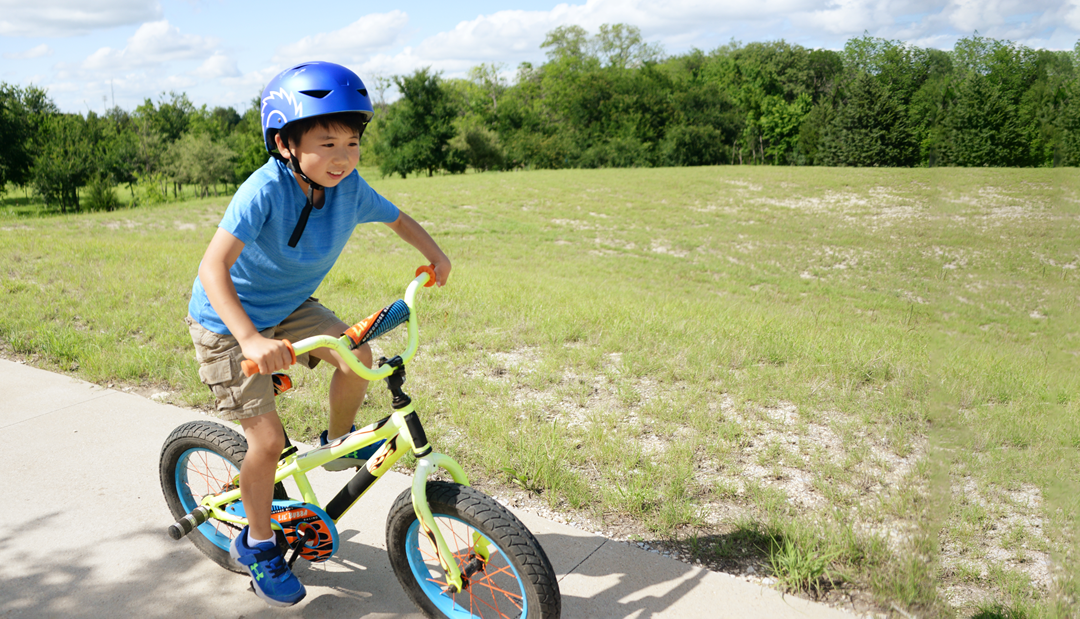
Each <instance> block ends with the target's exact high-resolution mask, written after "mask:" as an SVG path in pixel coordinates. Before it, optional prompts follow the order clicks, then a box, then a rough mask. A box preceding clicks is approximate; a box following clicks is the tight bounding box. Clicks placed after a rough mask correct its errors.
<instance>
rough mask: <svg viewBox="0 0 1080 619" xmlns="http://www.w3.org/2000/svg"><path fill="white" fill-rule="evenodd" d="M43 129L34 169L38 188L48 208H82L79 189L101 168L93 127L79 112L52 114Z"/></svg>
mask: <svg viewBox="0 0 1080 619" xmlns="http://www.w3.org/2000/svg"><path fill="white" fill-rule="evenodd" d="M39 131H40V133H39V135H38V139H37V143H36V144H35V149H36V153H35V156H34V161H33V164H32V165H31V169H30V176H31V179H32V181H31V182H32V184H33V186H34V190H35V192H37V194H38V195H39V196H41V197H42V198H43V199H44V200H45V207H46V208H50V207H53V206H56V207H59V208H60V212H61V213H67V212H68V210H72V211H78V210H79V191H78V190H79V188H80V187H82V186H84V185H86V183H87V181H88V180H89V179H90V178H91V177H92V176H93V175H94V173H95V172H96V171H97V170H95V167H94V165H95V163H96V158H97V156H98V152H97V148H96V146H97V145H98V142H97V140H96V139H95V138H96V136H94V135H93V134H92V127H91V126H90V125H88V123H87V122H86V121H85V120H84V119H83V117H81V116H79V115H77V114H49V115H47V116H45V117H44V118H43V119H42V122H41V125H40V127H39Z"/></svg>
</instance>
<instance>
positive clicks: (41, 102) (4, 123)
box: [0, 82, 57, 187]
mask: <svg viewBox="0 0 1080 619" xmlns="http://www.w3.org/2000/svg"><path fill="white" fill-rule="evenodd" d="M56 111H57V110H56V106H55V105H54V104H53V103H52V101H50V100H49V98H48V96H47V95H46V94H45V91H44V90H41V89H40V88H37V87H35V86H28V87H27V88H25V89H23V88H19V87H18V86H13V85H10V84H6V83H3V82H0V187H3V186H4V184H6V183H9V182H10V183H14V184H15V185H19V186H23V185H26V184H27V183H29V182H30V179H31V174H30V168H31V166H32V165H33V160H34V151H35V148H34V137H35V135H37V133H38V127H39V125H40V123H41V122H42V117H43V116H44V115H46V114H52V113H56Z"/></svg>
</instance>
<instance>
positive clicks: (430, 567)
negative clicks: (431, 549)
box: [405, 514, 529, 619]
mask: <svg viewBox="0 0 1080 619" xmlns="http://www.w3.org/2000/svg"><path fill="white" fill-rule="evenodd" d="M436 520H438V521H439V529H440V531H442V533H443V536H444V537H445V538H446V542H447V544H448V545H449V546H450V552H452V553H454V554H457V553H458V552H459V550H461V549H460V548H458V547H456V546H455V545H454V539H458V540H460V539H463V538H464V539H472V534H473V533H474V532H477V533H480V532H479V531H477V530H476V528H474V527H473V526H471V525H469V524H468V523H466V522H464V521H462V520H460V519H458V518H454V517H453V516H447V515H446V514H437V515H436ZM444 522H445V523H446V524H445V525H444V524H443V523H444ZM462 527H464V529H465V530H466V531H467V535H465V536H461V535H457V536H450V535H447V529H448V528H458V529H459V530H460V528H462ZM480 535H481V536H482V537H483V538H484V539H485V540H486V541H487V543H488V544H489V545H490V548H491V565H492V566H494V570H492V569H489V570H488V571H489V572H490V571H496V572H498V573H499V574H500V575H501V576H502V578H501V581H500V583H499V584H504V585H505V586H501V587H496V588H495V589H491V588H490V587H489V586H488V584H485V578H487V577H488V573H487V572H483V573H480V572H478V573H477V574H474V575H473V579H472V580H473V583H472V586H471V588H470V590H469V591H465V592H462V593H459V594H457V601H455V598H454V597H451V596H450V595H448V594H445V593H443V591H442V587H443V585H442V584H441V583H444V582H445V576H444V574H443V571H442V569H441V568H440V567H439V566H438V561H437V560H436V559H434V558H433V557H432V556H431V555H428V556H425V554H424V552H423V551H421V548H420V542H421V540H423V542H424V543H425V545H427V546H430V543H429V542H428V540H427V538H426V537H425V536H423V535H422V534H421V533H420V521H419V520H414V521H413V523H412V524H411V525H410V526H409V530H408V532H407V533H406V534H405V557H406V559H407V560H408V563H409V568H410V569H411V570H412V573H413V578H415V579H416V583H417V585H419V586H420V590H421V591H423V592H424V595H425V596H427V598H428V599H429V600H431V602H432V604H434V605H435V607H436V608H438V609H439V611H440V612H442V613H443V614H444V615H446V616H447V617H450V619H468V618H471V617H489V616H492V617H520V618H521V619H527V617H528V616H529V605H528V600H527V599H526V597H525V589H524V587H523V586H522V584H521V577H520V576H519V575H518V571H517V569H516V568H515V567H514V565H513V564H512V563H510V561H508V560H507V557H506V553H504V552H503V550H502V548H500V547H499V546H498V544H496V543H495V542H493V541H492V540H491V538H489V537H488V536H486V535H484V534H483V533H480ZM452 538H454V539H452ZM425 559H426V560H425ZM459 566H460V561H459ZM492 579H494V577H492ZM511 583H512V585H511ZM478 588H479V589H483V590H485V591H487V593H486V594H485V596H480V595H477V596H476V598H484V599H474V598H473V597H471V595H470V594H471V593H472V592H473V591H476V590H477V589H478ZM507 589H512V590H511V591H507ZM494 591H502V592H506V593H505V594H496V595H499V597H502V598H503V602H504V603H505V605H502V604H500V605H499V607H498V611H500V612H496V611H495V610H493V609H492V604H491V602H492V601H495V600H497V597H493V595H492V594H493V592H494ZM463 596H464V597H463ZM514 598H516V600H517V601H518V603H519V604H518V603H516V602H515V601H514ZM469 605H472V606H473V607H474V608H475V609H476V610H477V611H478V612H477V613H473V612H471V611H470V610H469V608H468V606H469Z"/></svg>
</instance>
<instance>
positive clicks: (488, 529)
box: [386, 481, 562, 619]
mask: <svg viewBox="0 0 1080 619" xmlns="http://www.w3.org/2000/svg"><path fill="white" fill-rule="evenodd" d="M427 498H428V504H429V506H430V507H431V512H432V514H433V515H434V516H435V521H436V524H438V526H439V530H440V531H441V532H442V534H443V537H444V538H445V540H446V543H447V545H448V546H449V548H450V552H451V553H452V554H453V555H454V558H455V559H456V560H457V563H458V568H459V569H461V570H462V572H463V573H465V572H466V569H467V566H471V568H469V569H471V570H475V572H474V573H473V574H472V576H471V577H469V578H468V583H467V586H466V587H465V589H464V590H463V591H461V592H459V593H456V594H448V593H443V588H444V587H445V586H446V583H447V580H446V576H445V573H444V572H443V570H442V568H441V567H440V565H439V560H438V556H437V555H436V553H435V547H434V545H433V544H432V543H431V541H430V540H428V538H427V536H425V535H424V534H423V531H422V529H421V527H420V521H419V520H418V519H417V518H416V513H415V512H414V511H413V505H412V494H411V492H410V491H409V490H406V491H404V492H402V493H401V495H400V496H398V498H397V501H395V502H394V506H393V507H392V508H391V509H390V514H389V516H387V521H386V546H387V550H388V551H389V554H390V564H391V566H393V568H394V573H395V574H396V575H397V578H398V581H399V582H400V583H401V586H402V587H404V589H405V592H406V593H407V594H408V595H409V597H410V598H411V599H412V601H413V602H414V603H415V604H416V605H417V606H418V607H419V608H420V609H421V610H422V611H423V612H424V614H426V615H427V616H429V617H445V618H448V619H468V618H474V617H476V618H485V619H486V618H492V617H517V618H520V619H555V618H556V617H559V615H560V614H561V612H562V598H561V597H560V594H559V584H558V581H557V580H556V578H555V571H554V570H553V569H552V567H551V562H550V561H549V560H548V558H547V555H546V554H545V553H544V549H543V548H541V547H540V544H539V543H538V542H537V541H536V538H535V537H533V535H532V533H530V532H529V530H528V529H527V528H525V525H523V524H522V523H521V521H520V520H518V519H517V517H516V516H514V515H513V514H512V513H510V511H509V510H507V509H506V508H504V507H503V506H502V505H499V503H497V502H496V501H495V500H494V499H492V498H491V497H489V496H487V495H485V494H483V493H481V492H479V491H477V490H474V489H473V488H470V487H468V486H461V485H459V484H453V483H447V482H437V481H433V482H428V484H427ZM481 541H483V542H486V544H487V545H488V547H489V557H488V560H487V561H484V560H482V559H481V558H480V557H478V555H477V553H476V546H477V545H478V544H479V542H481Z"/></svg>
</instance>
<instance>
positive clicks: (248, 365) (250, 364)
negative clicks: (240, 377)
mask: <svg viewBox="0 0 1080 619" xmlns="http://www.w3.org/2000/svg"><path fill="white" fill-rule="evenodd" d="M281 341H282V342H283V343H284V344H285V346H287V347H288V349H289V354H290V355H292V361H291V362H290V363H289V365H292V364H294V363H296V351H295V350H293V347H292V342H290V341H289V340H281ZM240 370H241V371H243V372H244V376H254V375H255V374H258V373H259V364H258V363H255V362H254V361H252V360H251V359H244V360H243V361H241V362H240Z"/></svg>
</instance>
